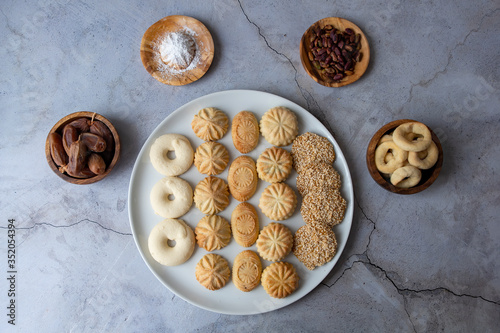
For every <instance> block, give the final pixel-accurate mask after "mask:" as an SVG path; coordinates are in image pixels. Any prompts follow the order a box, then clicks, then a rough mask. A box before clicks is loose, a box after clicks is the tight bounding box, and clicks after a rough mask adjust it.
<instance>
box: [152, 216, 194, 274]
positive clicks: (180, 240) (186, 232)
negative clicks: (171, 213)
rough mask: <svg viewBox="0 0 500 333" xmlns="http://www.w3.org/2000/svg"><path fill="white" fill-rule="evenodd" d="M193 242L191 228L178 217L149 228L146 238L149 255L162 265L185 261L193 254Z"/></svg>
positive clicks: (175, 264)
mask: <svg viewBox="0 0 500 333" xmlns="http://www.w3.org/2000/svg"><path fill="white" fill-rule="evenodd" d="M174 242H175V246H173V243H174ZM194 244H195V238H194V233H193V229H191V227H190V226H188V225H187V224H186V223H185V222H184V221H183V220H179V219H165V220H163V221H161V222H160V223H158V224H157V225H156V226H155V227H154V228H153V230H151V233H150V234H149V238H148V248H149V252H150V253H151V256H152V257H153V259H154V260H156V261H157V262H159V263H160V264H162V265H164V266H177V265H180V264H182V263H184V262H186V260H188V259H189V258H191V255H192V254H193V251H194Z"/></svg>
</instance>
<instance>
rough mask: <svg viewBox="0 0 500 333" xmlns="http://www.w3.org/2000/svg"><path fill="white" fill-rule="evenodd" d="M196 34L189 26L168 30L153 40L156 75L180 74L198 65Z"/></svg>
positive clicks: (198, 51) (198, 52)
mask: <svg viewBox="0 0 500 333" xmlns="http://www.w3.org/2000/svg"><path fill="white" fill-rule="evenodd" d="M196 36H197V34H196V32H194V31H193V30H191V29H189V28H187V27H186V28H184V29H183V30H180V31H176V32H170V33H167V34H165V36H163V37H162V38H159V39H158V40H157V41H155V43H154V45H153V51H154V52H153V60H154V62H155V63H156V64H157V66H158V67H157V75H160V76H163V77H168V76H170V75H176V74H182V73H183V72H186V71H190V70H192V69H194V68H195V67H196V66H198V64H199V62H200V48H199V46H198V44H197V43H196V38H195V37H196Z"/></svg>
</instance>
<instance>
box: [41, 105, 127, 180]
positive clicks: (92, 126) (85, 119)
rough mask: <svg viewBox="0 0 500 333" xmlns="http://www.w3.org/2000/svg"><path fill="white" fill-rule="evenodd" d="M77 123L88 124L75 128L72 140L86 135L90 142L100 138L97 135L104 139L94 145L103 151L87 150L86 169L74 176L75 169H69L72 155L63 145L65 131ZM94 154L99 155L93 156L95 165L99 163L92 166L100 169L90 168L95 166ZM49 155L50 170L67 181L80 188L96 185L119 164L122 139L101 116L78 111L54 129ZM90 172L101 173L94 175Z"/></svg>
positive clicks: (46, 154) (84, 155)
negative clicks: (67, 126)
mask: <svg viewBox="0 0 500 333" xmlns="http://www.w3.org/2000/svg"><path fill="white" fill-rule="evenodd" d="M75 121H78V122H79V123H80V124H82V123H84V124H87V125H84V126H80V127H78V126H77V127H78V128H77V129H74V128H72V131H73V136H72V137H73V139H72V140H74V139H75V138H77V140H83V139H82V137H83V136H82V134H83V133H85V135H84V136H85V137H86V139H89V141H90V140H92V139H96V138H97V137H96V136H98V137H99V138H102V140H101V139H99V138H97V139H98V141H97V142H92V143H93V144H95V146H96V147H98V148H99V149H95V150H97V152H96V151H92V150H91V149H90V148H87V147H85V151H84V152H83V153H82V154H81V156H82V158H84V159H85V160H84V162H83V163H84V164H85V168H83V171H80V172H79V173H78V174H76V173H73V175H70V174H71V173H72V171H71V169H69V164H70V161H69V160H70V158H69V156H68V152H67V151H66V149H65V148H64V147H63V146H64V144H62V142H63V140H64V139H63V136H64V128H65V127H66V125H68V124H75V123H74V122H75ZM87 126H88V129H87ZM72 127H73V126H72ZM82 127H85V128H82ZM58 137H59V138H58ZM58 140H61V141H58ZM54 141H57V142H54ZM69 141H71V140H69V139H68V140H66V142H65V144H66V143H67V142H69ZM102 142H105V143H104V144H102ZM99 143H100V145H99ZM68 150H69V149H68ZM91 155H98V156H92V162H95V161H98V162H99V163H92V164H93V166H94V165H99V167H98V168H97V169H96V167H93V168H90V167H89V165H90V163H91V162H90V158H91ZM45 156H46V158H47V162H48V163H49V166H50V168H51V169H52V170H53V171H54V172H55V174H56V175H58V176H59V177H60V178H62V179H64V180H65V181H67V182H69V183H72V184H79V185H85V184H92V183H95V182H98V181H99V180H101V179H103V178H104V177H106V176H107V175H108V174H109V173H110V172H111V170H113V167H114V166H115V165H116V162H117V161H118V158H119V157H120V137H119V135H118V132H117V131H116V129H115V127H114V126H113V124H111V122H110V121H109V120H108V119H106V118H105V117H103V116H101V115H100V114H97V113H95V112H89V111H80V112H75V113H72V114H70V115H67V116H66V117H64V118H62V119H61V120H59V121H58V122H57V123H56V124H55V125H54V126H53V127H52V129H51V130H50V132H49V134H48V136H47V140H46V142H45ZM90 169H92V170H93V171H96V172H98V173H94V172H92V171H91V170H90ZM68 170H70V171H68ZM89 171H90V172H89Z"/></svg>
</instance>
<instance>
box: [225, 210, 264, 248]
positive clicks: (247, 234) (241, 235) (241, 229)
mask: <svg viewBox="0 0 500 333" xmlns="http://www.w3.org/2000/svg"><path fill="white" fill-rule="evenodd" d="M231 229H232V231H233V237H234V240H235V241H236V243H238V244H239V245H241V246H243V247H250V246H252V245H253V244H254V243H255V241H256V240H257V237H258V235H259V216H258V215H257V211H256V210H255V208H254V207H253V206H252V205H251V204H250V203H248V202H242V203H240V204H239V205H238V206H236V208H235V209H234V210H233V213H232V214H231Z"/></svg>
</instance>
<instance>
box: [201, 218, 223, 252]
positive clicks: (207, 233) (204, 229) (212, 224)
mask: <svg viewBox="0 0 500 333" xmlns="http://www.w3.org/2000/svg"><path fill="white" fill-rule="evenodd" d="M194 233H195V235H196V242H197V243H198V246H199V247H201V248H204V249H205V250H207V251H209V252H210V251H214V250H220V249H222V248H223V247H225V246H226V245H227V244H229V241H230V240H231V226H230V225H229V222H228V221H227V220H226V219H225V218H223V217H222V216H219V215H207V216H204V217H203V218H202V219H201V220H200V222H198V225H197V226H196V228H195V229H194Z"/></svg>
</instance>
